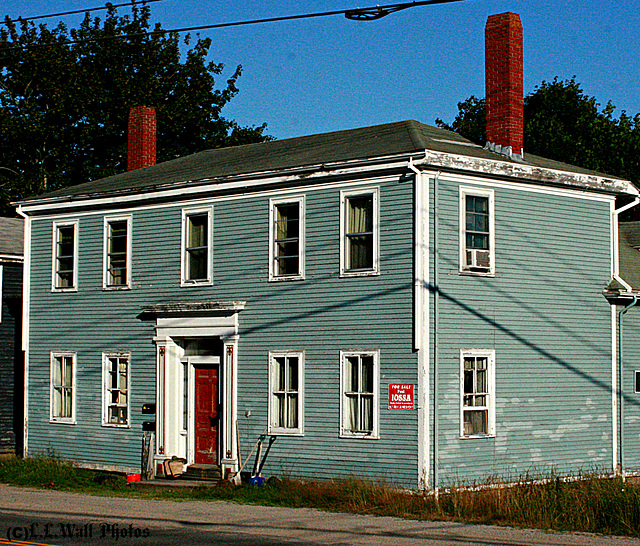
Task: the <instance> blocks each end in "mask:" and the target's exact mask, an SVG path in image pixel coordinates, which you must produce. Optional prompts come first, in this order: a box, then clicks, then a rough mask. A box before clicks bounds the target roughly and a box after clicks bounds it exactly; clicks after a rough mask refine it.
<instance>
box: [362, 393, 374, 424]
mask: <svg viewBox="0 0 640 546" xmlns="http://www.w3.org/2000/svg"><path fill="white" fill-rule="evenodd" d="M361 402H362V403H361V405H362V415H361V416H360V420H361V423H360V429H361V431H362V432H371V431H373V396H369V395H363V396H362V398H361Z"/></svg>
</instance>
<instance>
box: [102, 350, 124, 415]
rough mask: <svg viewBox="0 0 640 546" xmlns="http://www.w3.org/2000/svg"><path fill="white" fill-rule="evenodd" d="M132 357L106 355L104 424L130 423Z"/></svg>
mask: <svg viewBox="0 0 640 546" xmlns="http://www.w3.org/2000/svg"><path fill="white" fill-rule="evenodd" d="M129 364H130V357H129V356H128V355H127V356H116V355H104V367H105V368H104V369H105V371H104V404H105V411H104V424H106V425H118V426H128V424H129Z"/></svg>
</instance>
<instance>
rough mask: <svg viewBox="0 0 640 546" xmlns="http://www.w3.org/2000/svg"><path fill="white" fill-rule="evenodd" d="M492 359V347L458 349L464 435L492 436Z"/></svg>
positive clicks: (493, 354)
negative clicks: (485, 348) (484, 348)
mask: <svg viewBox="0 0 640 546" xmlns="http://www.w3.org/2000/svg"><path fill="white" fill-rule="evenodd" d="M494 362H495V353H494V351H492V350H488V351H484V350H469V351H461V352H460V367H461V370H460V391H461V394H460V396H461V414H462V416H461V417H462V418H461V436H463V437H477V436H493V435H494V397H495V396H494V391H495V386H494V382H495V381H494Z"/></svg>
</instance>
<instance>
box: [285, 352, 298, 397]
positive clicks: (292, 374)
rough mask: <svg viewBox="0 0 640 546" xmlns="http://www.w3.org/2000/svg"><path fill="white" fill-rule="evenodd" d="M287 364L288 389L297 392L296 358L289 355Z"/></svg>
mask: <svg viewBox="0 0 640 546" xmlns="http://www.w3.org/2000/svg"><path fill="white" fill-rule="evenodd" d="M287 360H288V363H289V366H288V369H289V385H288V389H287V390H288V391H290V392H297V391H298V359H297V358H296V357H290V358H288V359H287Z"/></svg>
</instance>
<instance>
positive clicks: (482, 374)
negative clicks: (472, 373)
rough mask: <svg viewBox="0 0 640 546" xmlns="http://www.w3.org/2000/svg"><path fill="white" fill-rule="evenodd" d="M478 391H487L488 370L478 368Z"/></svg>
mask: <svg viewBox="0 0 640 546" xmlns="http://www.w3.org/2000/svg"><path fill="white" fill-rule="evenodd" d="M476 392H477V393H484V392H487V370H478V372H477V373H476Z"/></svg>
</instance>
